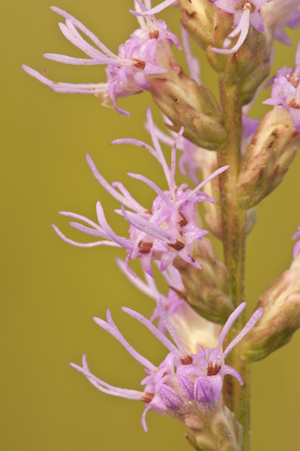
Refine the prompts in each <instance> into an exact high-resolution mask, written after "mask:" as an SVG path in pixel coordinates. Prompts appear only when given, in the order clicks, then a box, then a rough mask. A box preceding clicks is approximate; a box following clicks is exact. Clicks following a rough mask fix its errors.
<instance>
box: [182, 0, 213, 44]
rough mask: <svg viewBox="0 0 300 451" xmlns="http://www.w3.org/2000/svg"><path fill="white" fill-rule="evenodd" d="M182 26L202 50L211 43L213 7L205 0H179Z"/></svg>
mask: <svg viewBox="0 0 300 451" xmlns="http://www.w3.org/2000/svg"><path fill="white" fill-rule="evenodd" d="M179 4H180V7H181V14H182V18H183V23H184V27H185V28H186V29H187V30H188V32H189V34H190V35H191V36H192V38H193V39H194V40H195V41H196V42H197V44H198V45H200V47H202V48H203V49H204V50H206V49H207V47H208V46H209V45H210V43H211V39H212V34H213V31H214V24H213V18H214V12H215V7H214V5H213V4H212V3H209V2H208V1H207V0H196V1H193V2H190V1H189V0H179Z"/></svg>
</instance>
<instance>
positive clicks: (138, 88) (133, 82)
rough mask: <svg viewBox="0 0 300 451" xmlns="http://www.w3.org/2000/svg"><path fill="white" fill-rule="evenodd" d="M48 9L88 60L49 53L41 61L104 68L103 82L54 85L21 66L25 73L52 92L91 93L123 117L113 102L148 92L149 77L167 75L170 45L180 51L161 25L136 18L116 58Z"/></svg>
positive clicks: (80, 28) (77, 24)
mask: <svg viewBox="0 0 300 451" xmlns="http://www.w3.org/2000/svg"><path fill="white" fill-rule="evenodd" d="M135 4H136V6H137V9H138V10H140V9H141V8H142V9H144V10H145V9H146V7H145V6H144V5H143V4H142V3H140V5H141V6H139V5H138V4H137V3H135ZM51 9H52V10H53V11H54V12H56V13H57V14H59V15H61V16H62V17H64V18H65V20H66V22H65V24H62V23H60V24H59V27H60V29H61V32H62V33H63V35H64V36H65V37H66V38H67V39H68V40H69V41H70V42H71V43H72V44H74V45H75V46H76V47H78V48H79V49H80V50H82V51H83V52H84V53H85V54H86V55H87V56H88V58H87V59H85V58H73V57H70V56H66V55H56V54H52V53H46V54H45V55H44V56H45V58H47V59H50V60H53V61H57V62H59V63H64V64H73V65H85V66H89V65H99V64H100V65H102V64H104V65H107V68H106V75H107V82H106V83H96V84H95V83H94V84H72V83H56V82H53V81H51V80H49V79H48V78H46V77H45V76H44V75H41V74H40V73H38V72H37V71H35V70H34V69H31V68H30V67H28V66H25V65H24V66H23V69H24V70H25V72H27V73H28V74H29V75H31V76H33V77H35V78H37V79H38V80H39V81H41V82H42V83H44V84H45V85H47V86H48V87H49V88H50V89H52V90H53V91H55V92H60V93H67V94H73V93H78V94H94V95H95V96H96V97H98V98H100V99H102V100H103V103H104V104H107V103H108V102H109V100H111V101H112V103H113V106H114V107H115V109H116V110H117V111H119V112H120V113H121V114H124V115H129V113H128V112H126V111H124V110H122V109H121V108H120V107H119V106H118V105H117V103H116V99H117V98H118V97H128V96H130V95H132V94H137V93H140V92H142V91H143V90H145V89H148V88H149V87H150V85H149V79H151V77H165V74H166V73H167V72H168V64H167V63H166V61H168V57H169V56H170V54H172V52H171V45H172V43H173V42H174V43H175V45H176V46H177V47H178V48H179V49H180V48H181V47H180V43H179V41H178V39H177V37H176V36H175V35H174V34H173V33H171V32H170V30H169V29H168V27H167V25H166V24H165V22H164V21H162V20H156V19H155V17H154V16H153V15H151V16H149V17H147V18H146V19H144V18H139V19H138V20H139V23H140V26H141V28H139V29H137V30H136V31H135V32H134V33H133V34H132V35H131V37H130V39H128V40H127V41H126V42H125V44H122V45H120V47H119V52H118V55H115V54H114V53H112V52H111V51H110V50H109V49H108V48H107V47H105V45H104V44H102V42H101V41H100V40H99V39H98V38H97V37H96V36H95V35H94V34H93V33H92V32H91V31H89V30H88V29H87V28H86V27H85V26H84V25H83V24H82V23H81V22H79V21H78V20H77V19H75V18H74V17H73V16H71V15H70V14H68V13H66V12H65V11H63V10H61V9H59V8H56V7H52V8H51ZM79 31H80V32H82V33H83V34H85V35H86V36H87V37H88V38H89V39H90V40H91V41H92V42H93V43H94V44H95V46H92V45H91V44H90V43H88V42H87V41H86V40H85V39H84V38H83V37H82V35H81V34H80V32H79Z"/></svg>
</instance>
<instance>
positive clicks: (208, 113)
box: [147, 58, 227, 150]
mask: <svg viewBox="0 0 300 451" xmlns="http://www.w3.org/2000/svg"><path fill="white" fill-rule="evenodd" d="M147 81H148V83H149V85H150V88H149V91H150V92H151V94H152V97H153V100H154V102H155V103H156V105H157V106H158V107H159V108H160V109H161V110H162V112H163V113H164V114H165V115H166V116H167V117H168V118H169V119H170V120H171V121H172V123H173V124H174V125H173V126H170V125H168V127H169V128H171V129H172V130H174V131H176V132H178V131H179V130H180V128H181V127H182V126H183V127H184V136H185V137H186V138H187V139H189V140H190V141H192V142H193V143H194V144H196V145H197V146H200V147H204V148H205V149H209V150H217V149H219V148H220V147H221V146H222V144H223V143H224V142H225V141H226V138H227V132H226V130H225V128H224V126H223V116H222V113H221V110H220V108H219V105H218V102H217V101H216V99H215V97H214V96H213V94H212V93H211V92H210V91H209V89H207V88H204V87H203V86H200V85H198V84H197V83H196V82H195V81H194V80H192V79H190V78H189V77H188V76H187V75H186V74H185V73H184V72H183V70H182V68H181V66H180V65H179V64H178V63H177V62H176V61H175V60H174V59H173V58H170V61H169V69H168V72H167V77H166V76H162V77H154V78H149V77H148V78H147Z"/></svg>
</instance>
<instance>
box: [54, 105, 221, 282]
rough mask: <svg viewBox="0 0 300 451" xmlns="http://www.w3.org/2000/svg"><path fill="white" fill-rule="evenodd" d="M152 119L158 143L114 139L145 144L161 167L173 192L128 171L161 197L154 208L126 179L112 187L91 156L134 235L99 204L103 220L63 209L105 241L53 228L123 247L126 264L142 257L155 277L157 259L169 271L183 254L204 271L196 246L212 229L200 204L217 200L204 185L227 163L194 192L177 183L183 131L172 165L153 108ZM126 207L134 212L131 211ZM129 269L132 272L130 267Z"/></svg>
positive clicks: (82, 228) (152, 131) (84, 229)
mask: <svg viewBox="0 0 300 451" xmlns="http://www.w3.org/2000/svg"><path fill="white" fill-rule="evenodd" d="M147 118H148V122H149V130H150V134H151V138H152V142H153V147H151V146H149V145H148V144H146V143H144V142H142V141H138V140H135V139H127V138H126V139H118V140H116V141H113V142H112V144H133V145H136V146H138V147H144V148H146V149H147V150H148V151H149V152H150V153H151V154H152V155H153V156H154V157H155V158H156V159H157V160H158V162H159V163H160V165H161V166H162V169H163V172H164V174H165V177H166V181H167V184H168V190H166V191H162V190H161V188H159V187H158V186H157V185H156V184H155V183H154V182H152V181H151V180H149V179H148V178H146V177H144V176H142V175H139V174H132V173H128V175H129V176H130V177H132V178H134V179H136V180H139V181H141V182H143V183H145V184H146V185H148V186H149V187H150V188H152V189H153V191H154V192H155V193H156V195H157V197H156V198H155V199H154V202H153V204H152V207H151V210H149V209H146V208H144V207H142V206H141V205H140V204H139V203H138V202H137V201H136V200H135V199H133V197H132V196H131V195H130V194H129V192H128V191H127V190H126V188H125V187H124V186H123V185H122V184H121V183H118V182H114V183H113V184H112V185H109V183H108V182H107V181H106V180H105V179H104V178H103V177H102V175H101V174H100V173H99V171H98V170H97V168H96V166H95V164H94V162H93V161H92V159H91V157H90V156H89V155H87V162H88V164H89V166H90V168H91V170H92V172H93V174H94V176H95V178H96V179H97V180H98V181H99V183H100V184H101V185H102V186H103V187H104V188H105V189H106V190H107V191H108V192H109V193H110V194H111V195H112V196H113V197H114V198H115V199H117V200H118V201H120V202H121V204H122V205H121V209H120V210H116V213H118V214H119V215H121V216H123V218H124V219H125V220H126V221H127V222H128V223H129V224H130V226H129V239H128V238H124V237H120V236H118V235H117V234H116V233H115V232H114V231H113V230H112V229H111V227H110V226H109V225H108V223H107V221H106V218H105V215H104V211H103V208H102V205H101V203H100V202H98V203H97V208H96V210H97V217H98V221H99V224H96V223H95V222H93V221H91V220H89V219H87V218H85V217H83V216H81V215H77V214H75V213H70V212H61V214H63V215H64V216H69V217H73V218H75V219H79V220H81V221H83V222H85V223H86V224H88V225H89V226H91V227H92V228H91V227H86V226H84V225H82V224H79V223H77V222H75V223H74V222H71V223H70V225H71V226H72V227H75V228H76V229H78V230H80V231H81V232H84V233H87V234H89V235H93V236H97V237H100V238H104V240H101V241H96V242H93V243H88V244H83V243H76V242H74V241H72V240H69V239H68V238H66V237H65V236H64V235H63V234H62V233H61V232H60V231H59V230H58V229H57V227H56V226H54V230H55V231H56V232H57V233H58V235H59V236H60V237H61V238H62V239H63V240H65V241H67V242H68V243H70V244H73V245H75V246H80V247H91V246H98V245H103V244H105V245H109V246H116V247H123V248H125V249H126V251H127V253H128V255H127V258H126V263H127V264H128V261H129V260H134V259H136V258H137V257H140V258H141V261H142V266H143V268H144V270H145V271H146V272H147V273H148V274H150V275H151V276H153V272H152V268H151V261H152V259H154V260H160V270H161V271H164V270H165V269H167V268H168V267H169V266H170V265H171V264H172V263H173V261H174V259H175V258H181V259H183V260H184V261H186V262H187V263H191V264H192V265H193V266H195V267H196V268H199V269H201V267H200V265H199V263H197V261H195V260H194V259H193V257H192V247H193V243H194V242H195V241H196V240H199V239H201V238H202V237H203V236H204V235H206V234H207V233H208V232H207V231H206V230H203V229H202V221H201V218H200V216H199V213H198V211H197V208H196V207H195V206H196V204H198V203H199V202H215V199H213V198H211V197H209V196H208V195H207V194H206V193H204V192H202V191H201V188H202V187H203V186H204V185H205V184H206V183H207V182H209V181H210V180H211V179H212V178H214V177H216V176H217V175H218V174H220V173H222V172H223V171H225V170H226V169H227V168H228V166H224V167H222V168H219V169H217V170H216V171H215V172H214V173H213V174H211V175H210V176H209V177H207V178H206V179H205V180H204V181H203V182H201V183H200V184H199V185H198V186H197V187H196V188H195V189H193V190H191V189H188V188H187V184H182V185H180V186H179V187H177V186H176V184H175V170H176V146H177V143H178V141H179V140H180V138H181V136H182V134H183V128H182V129H181V130H180V132H179V133H178V135H177V137H176V139H175V141H174V143H173V146H172V151H171V167H169V166H168V164H167V162H166V159H165V157H164V155H163V152H162V149H161V147H160V144H159V141H158V139H157V136H156V134H155V129H154V123H153V118H152V115H151V110H150V109H148V112H147ZM125 207H127V208H129V209H130V210H133V211H129V210H126V209H125ZM128 270H129V271H130V269H129V266H128Z"/></svg>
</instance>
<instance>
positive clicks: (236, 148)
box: [218, 80, 250, 451]
mask: <svg viewBox="0 0 300 451" xmlns="http://www.w3.org/2000/svg"><path fill="white" fill-rule="evenodd" d="M219 87H220V98H221V105H222V111H223V114H224V122H225V128H226V130H227V133H228V140H227V142H226V144H225V145H224V146H223V147H222V149H221V150H220V151H219V152H218V166H219V167H220V166H224V165H227V164H229V165H230V167H229V169H228V170H227V171H225V172H223V174H221V175H220V200H221V207H222V216H223V247H224V261H225V265H226V267H227V270H228V272H229V274H230V276H231V284H232V300H233V303H234V305H235V306H238V305H239V304H240V303H241V302H243V301H244V261H245V241H246V237H245V224H246V211H245V210H241V209H240V208H238V207H237V205H236V204H235V186H236V182H237V178H238V174H239V170H240V161H241V128H242V121H241V110H242V104H241V99H240V95H239V86H237V85H234V86H228V85H225V84H224V83H223V82H222V81H221V80H220V81H219ZM244 325H245V315H240V316H239V318H238V319H237V320H236V322H235V324H234V326H233V327H232V328H231V329H230V331H229V333H228V336H227V342H228V343H229V342H230V341H232V339H233V338H234V337H235V336H236V335H237V334H238V332H239V331H240V330H241V329H242V328H243V326H244ZM225 346H226V343H225ZM226 363H228V364H229V365H231V366H233V367H234V368H235V369H236V370H237V371H238V372H239V373H240V374H241V376H242V378H243V380H244V385H243V387H241V386H240V384H239V382H238V381H237V380H236V379H235V378H225V381H224V400H225V403H226V405H227V406H228V408H229V409H230V410H231V411H232V412H234V414H235V416H236V419H237V420H238V421H239V423H240V424H241V425H242V427H243V430H244V446H243V450H244V451H249V450H250V380H249V371H248V368H247V367H246V363H245V362H244V361H243V360H242V359H241V355H240V352H239V346H235V347H234V348H233V350H232V351H231V353H230V354H229V356H228V357H227V361H226Z"/></svg>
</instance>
